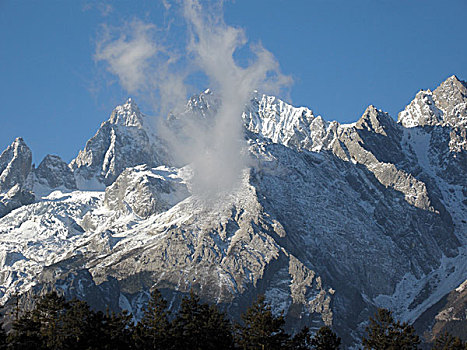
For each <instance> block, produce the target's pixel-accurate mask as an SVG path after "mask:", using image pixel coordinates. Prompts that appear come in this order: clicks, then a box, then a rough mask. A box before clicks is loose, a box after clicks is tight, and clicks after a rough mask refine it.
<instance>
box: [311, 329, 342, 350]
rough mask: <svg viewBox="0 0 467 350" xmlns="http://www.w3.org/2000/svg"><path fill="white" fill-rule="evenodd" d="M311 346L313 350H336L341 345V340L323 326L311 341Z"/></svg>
mask: <svg viewBox="0 0 467 350" xmlns="http://www.w3.org/2000/svg"><path fill="white" fill-rule="evenodd" d="M311 345H312V347H311V348H312V349H313V350H336V349H339V347H340V345H341V338H339V337H338V336H337V335H336V333H334V332H333V331H332V329H331V328H329V327H328V326H323V327H321V328H320V329H318V332H316V334H315V336H314V337H313V338H312V339H311Z"/></svg>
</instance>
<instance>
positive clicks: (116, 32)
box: [95, 0, 291, 194]
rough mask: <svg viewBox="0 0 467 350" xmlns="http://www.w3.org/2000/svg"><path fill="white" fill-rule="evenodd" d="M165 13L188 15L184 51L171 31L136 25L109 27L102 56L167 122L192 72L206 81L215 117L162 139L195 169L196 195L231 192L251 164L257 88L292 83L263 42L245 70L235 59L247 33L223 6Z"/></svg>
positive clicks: (188, 123) (190, 3)
mask: <svg viewBox="0 0 467 350" xmlns="http://www.w3.org/2000/svg"><path fill="white" fill-rule="evenodd" d="M164 6H165V5H164ZM166 9H167V10H168V11H171V13H172V15H175V16H176V15H179V14H180V13H181V14H182V16H183V18H182V19H183V20H184V21H185V22H186V28H187V33H185V34H186V36H187V37H188V44H187V46H186V47H184V48H182V49H179V50H178V51H177V50H174V49H171V48H169V46H168V45H167V44H166V43H167V39H166V38H167V36H168V35H170V34H171V33H169V31H170V30H171V26H168V27H167V29H165V30H161V29H158V28H156V27H155V26H154V25H153V24H149V23H145V22H142V21H139V20H135V21H133V22H131V23H129V24H126V25H124V26H123V27H122V28H121V29H120V28H110V27H105V29H106V30H105V31H104V35H103V36H102V38H101V40H100V41H99V42H98V45H97V50H96V54H95V58H96V60H97V61H103V62H105V64H106V66H107V69H108V70H109V71H110V72H111V73H112V74H115V75H116V76H117V77H118V79H119V81H120V84H121V86H122V87H123V88H125V89H126V90H127V91H128V92H129V93H132V94H138V95H139V96H140V97H141V96H142V97H143V98H145V99H148V100H151V101H153V106H155V110H156V111H157V113H158V114H159V115H160V116H162V117H165V116H166V115H167V113H168V112H170V111H173V110H177V108H180V106H181V105H182V104H183V105H184V104H185V103H186V98H187V91H189V90H191V87H190V86H188V85H187V84H186V80H187V77H188V76H190V74H200V73H201V74H202V75H204V76H206V77H207V79H208V80H209V84H210V86H209V87H210V88H211V89H212V90H214V92H215V94H216V96H217V97H218V98H219V108H218V110H217V113H216V115H215V116H214V119H213V120H212V121H210V123H205V122H204V123H199V122H193V120H194V118H190V117H187V118H185V119H183V120H181V123H182V124H181V127H180V129H179V130H177V132H175V131H174V130H169V129H167V128H161V129H160V130H163V133H161V136H162V137H163V138H165V139H166V140H167V141H168V144H169V145H171V146H172V153H173V155H174V156H175V157H177V158H178V159H179V161H180V162H190V163H191V164H192V165H193V167H194V171H195V178H194V184H193V185H194V190H195V191H196V192H198V193H207V194H210V193H217V192H218V191H224V190H229V189H232V188H233V187H234V186H235V185H236V184H237V183H238V179H239V176H240V174H241V171H242V169H243V168H244V167H245V166H246V164H247V159H246V153H247V152H245V148H246V145H245V143H244V137H243V126H242V120H241V114H242V111H243V109H244V106H245V104H246V103H247V102H248V100H249V98H250V96H251V93H252V92H253V91H254V90H259V91H264V92H274V93H277V92H278V91H279V90H280V89H281V88H283V87H286V86H288V85H290V84H291V79H290V78H289V77H287V76H284V75H282V74H281V72H280V70H279V64H278V62H277V61H276V60H275V58H274V56H273V55H272V53H271V52H269V51H267V50H266V49H265V48H263V47H262V46H261V45H259V44H255V45H251V46H250V52H251V53H252V56H253V59H252V60H251V62H250V63H249V64H248V65H247V66H246V67H245V66H243V67H242V66H240V65H238V64H237V62H236V60H235V59H234V54H235V52H236V51H237V50H238V49H239V48H241V47H244V46H245V45H246V44H247V38H246V35H245V32H244V30H243V29H241V28H234V27H232V26H228V25H227V24H226V23H225V22H224V19H223V8H222V2H218V3H217V2H212V3H208V4H206V5H205V6H204V7H202V6H201V5H200V3H199V2H198V1H196V0H185V1H184V2H183V3H182V11H178V9H174V8H173V6H169V5H168V3H167V6H166ZM176 29H178V30H179V29H180V27H177V28H176ZM180 40H183V39H180ZM178 132H179V133H178Z"/></svg>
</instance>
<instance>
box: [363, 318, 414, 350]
mask: <svg viewBox="0 0 467 350" xmlns="http://www.w3.org/2000/svg"><path fill="white" fill-rule="evenodd" d="M365 330H366V332H367V337H364V338H363V341H362V343H363V346H364V348H365V349H375V350H383V349H385V350H412V349H417V346H418V344H420V338H419V337H418V335H416V334H415V329H414V328H413V327H412V326H410V325H409V324H408V323H406V322H404V323H402V324H401V323H400V322H399V321H397V322H396V321H395V320H394V318H393V316H392V312H391V311H389V310H386V309H378V311H377V312H376V314H375V316H374V318H373V317H370V325H369V326H368V327H366V329H365Z"/></svg>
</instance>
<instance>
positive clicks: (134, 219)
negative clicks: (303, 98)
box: [0, 76, 467, 345]
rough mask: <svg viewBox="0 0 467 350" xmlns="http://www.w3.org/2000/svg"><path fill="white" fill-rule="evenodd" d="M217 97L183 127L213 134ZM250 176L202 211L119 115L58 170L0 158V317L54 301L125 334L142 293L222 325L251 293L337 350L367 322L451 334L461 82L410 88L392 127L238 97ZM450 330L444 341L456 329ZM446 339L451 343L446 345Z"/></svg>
mask: <svg viewBox="0 0 467 350" xmlns="http://www.w3.org/2000/svg"><path fill="white" fill-rule="evenodd" d="M217 106H218V98H217V97H216V95H215V93H214V92H212V91H210V90H206V91H205V92H203V93H200V94H199V95H196V96H193V97H192V98H191V99H190V100H189V101H188V103H187V104H186V109H185V112H183V113H180V114H179V115H174V116H172V118H171V122H170V124H169V127H170V125H172V126H173V125H177V122H183V118H186V116H187V115H194V116H195V117H196V118H201V119H203V118H204V121H207V122H215V116H216V110H217ZM238 118H242V121H243V130H244V138H245V145H246V148H247V149H246V151H245V152H246V153H247V154H248V164H247V165H246V166H245V167H244V169H243V170H242V172H241V174H239V177H240V178H239V183H238V185H237V186H236V187H235V188H233V189H231V190H229V191H219V192H218V193H216V194H215V196H214V197H213V198H211V199H210V200H209V201H208V202H207V201H206V200H205V198H203V197H202V196H200V195H198V194H197V193H194V191H193V176H194V175H193V174H194V169H193V167H192V165H190V164H179V162H176V161H175V160H174V157H173V155H172V154H171V150H170V147H169V146H168V144H167V142H166V141H165V140H164V138H163V137H161V135H160V134H159V130H158V128H157V124H156V123H155V122H154V120H153V119H152V118H151V117H149V116H147V115H145V114H143V113H141V111H140V110H139V108H138V106H137V105H136V103H135V102H134V100H132V99H128V100H127V101H126V102H125V103H124V104H122V105H120V106H117V107H116V108H115V109H114V111H113V112H112V113H111V115H110V118H109V119H108V120H106V121H105V122H103V123H102V124H101V126H100V127H99V129H98V131H97V132H96V134H95V135H94V136H93V137H92V138H91V139H89V141H88V142H87V143H86V145H85V146H84V148H83V149H82V150H81V151H79V153H78V156H77V157H76V158H75V159H73V160H72V161H71V162H70V163H69V164H67V163H66V162H64V161H63V160H62V159H61V158H60V157H58V156H56V155H48V156H46V157H45V158H44V159H43V160H42V162H41V163H40V164H39V166H37V167H35V166H33V165H32V152H31V150H30V149H29V148H28V146H27V145H26V143H25V141H24V140H23V139H22V138H17V139H16V140H14V142H13V143H12V144H11V145H10V146H9V147H8V148H7V149H6V150H5V151H3V153H1V155H0V302H1V303H2V304H3V305H5V306H6V307H7V308H8V307H12V306H13V305H14V303H15V301H14V299H15V296H17V295H19V300H20V303H21V305H23V306H24V307H28V305H29V306H30V305H31V303H32V300H33V296H34V295H35V294H40V293H43V292H45V291H49V290H52V289H54V290H59V291H61V293H63V294H64V295H65V296H66V297H69V298H71V297H78V298H80V299H84V300H86V301H87V302H88V303H89V304H90V305H91V306H92V307H94V308H97V309H105V308H106V307H109V308H110V309H112V310H115V311H120V310H123V309H125V310H129V311H130V312H132V313H133V315H135V317H136V318H138V317H140V316H141V312H142V307H143V306H144V305H145V303H146V302H147V300H148V298H149V292H150V290H151V289H152V288H158V289H159V290H161V291H162V293H163V295H164V296H165V297H166V298H167V299H168V300H169V303H170V305H171V307H174V308H176V307H177V305H178V303H179V301H180V298H181V296H182V295H184V294H186V293H187V292H188V291H189V290H191V289H192V290H194V291H195V292H196V293H197V294H198V295H199V296H200V297H201V298H202V300H205V301H208V302H212V303H217V304H219V306H220V307H221V308H222V309H223V310H225V311H227V312H228V314H229V315H230V316H231V317H233V318H238V317H239V315H240V314H241V313H242V312H243V311H245V309H246V308H247V307H248V306H249V305H250V304H251V302H252V301H253V300H255V299H256V297H257V296H258V295H259V294H264V295H265V296H266V300H267V301H268V302H270V303H271V305H272V306H273V309H274V310H275V311H276V312H280V311H281V310H284V313H285V316H286V320H287V326H288V327H289V328H291V329H299V327H301V326H303V325H309V326H310V325H311V328H313V329H316V328H318V327H320V326H321V325H323V324H326V325H332V327H333V329H334V330H335V331H336V332H337V333H338V335H339V336H341V337H342V338H343V340H344V342H345V343H346V344H347V345H350V344H353V343H355V342H356V341H358V339H359V338H360V336H361V334H362V332H363V330H364V327H365V322H366V321H367V320H368V317H369V316H370V315H372V314H373V313H374V311H375V309H376V308H377V307H385V308H389V309H390V310H392V311H393V312H394V314H395V316H396V317H397V318H398V319H401V320H403V321H408V322H410V323H414V325H415V326H416V327H417V329H418V331H419V332H420V333H423V332H425V335H426V337H428V338H429V337H430V336H431V335H432V334H433V332H434V333H436V332H440V331H441V330H443V329H449V330H454V332H458V333H459V332H460V333H462V332H465V333H463V336H465V335H466V334H467V330H466V328H467V327H466V324H467V315H466V309H467V308H466V305H467V294H466V293H467V287H466V286H467V133H466V131H467V84H466V83H465V82H463V81H461V80H459V79H458V78H457V77H456V76H451V77H449V78H448V79H447V80H446V81H444V82H443V83H442V84H441V85H440V86H439V87H437V88H436V89H435V90H434V91H430V90H421V91H420V92H418V93H417V94H416V96H415V98H414V99H413V100H412V102H410V104H409V105H408V106H406V108H405V109H404V110H403V111H402V112H400V113H399V115H398V120H397V122H396V121H395V120H394V119H393V118H392V117H391V116H390V115H389V114H388V113H385V112H384V111H382V110H380V109H378V108H376V107H375V106H372V105H370V106H369V107H368V108H367V109H366V110H365V112H364V113H363V115H362V116H361V117H360V118H359V119H358V120H357V121H356V122H355V123H352V124H340V123H338V122H335V121H332V122H328V121H326V120H324V119H323V118H322V117H321V116H315V115H314V113H313V111H311V110H310V109H308V108H305V107H300V108H296V107H294V106H292V105H290V104H288V103H286V102H284V101H282V100H280V99H278V98H276V97H273V96H267V95H262V94H260V93H257V92H255V93H253V94H252V96H251V99H250V101H249V103H247V104H246V105H245V108H244V112H243V113H242V115H239V116H238ZM459 330H460V331H459ZM461 335H462V334H461Z"/></svg>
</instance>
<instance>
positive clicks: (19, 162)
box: [0, 137, 32, 192]
mask: <svg viewBox="0 0 467 350" xmlns="http://www.w3.org/2000/svg"><path fill="white" fill-rule="evenodd" d="M31 161H32V153H31V150H30V149H29V147H28V146H27V145H26V143H25V142H24V140H23V139H22V138H21V137H17V138H16V139H15V141H13V143H12V144H11V145H10V146H8V147H7V149H6V150H4V151H3V152H2V153H1V154H0V191H2V192H4V191H7V190H9V189H10V188H12V187H13V186H14V185H15V184H20V185H22V184H23V183H24V181H25V180H26V178H27V176H28V174H29V172H30V171H31Z"/></svg>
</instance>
